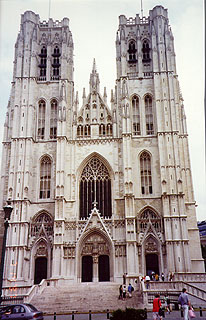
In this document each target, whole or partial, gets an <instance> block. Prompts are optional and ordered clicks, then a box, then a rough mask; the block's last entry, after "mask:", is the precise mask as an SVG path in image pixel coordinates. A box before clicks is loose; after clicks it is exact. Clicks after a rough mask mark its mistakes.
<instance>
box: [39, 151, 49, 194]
mask: <svg viewBox="0 0 206 320" xmlns="http://www.w3.org/2000/svg"><path fill="white" fill-rule="evenodd" d="M50 196H51V160H50V158H49V157H48V156H45V157H44V158H43V159H42V160H41V165H40V192H39V198H40V199H48V198H50Z"/></svg>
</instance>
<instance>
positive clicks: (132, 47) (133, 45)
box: [128, 40, 137, 63]
mask: <svg viewBox="0 0 206 320" xmlns="http://www.w3.org/2000/svg"><path fill="white" fill-rule="evenodd" d="M136 52H137V49H136V43H135V41H134V40H131V41H130V42H129V48H128V54H129V59H128V62H131V63H135V62H137V59H136Z"/></svg>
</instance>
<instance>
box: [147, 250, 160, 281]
mask: <svg viewBox="0 0 206 320" xmlns="http://www.w3.org/2000/svg"><path fill="white" fill-rule="evenodd" d="M152 272H155V273H157V274H159V261H158V255H157V254H155V253H149V254H147V255H146V274H147V275H149V276H151V274H152Z"/></svg>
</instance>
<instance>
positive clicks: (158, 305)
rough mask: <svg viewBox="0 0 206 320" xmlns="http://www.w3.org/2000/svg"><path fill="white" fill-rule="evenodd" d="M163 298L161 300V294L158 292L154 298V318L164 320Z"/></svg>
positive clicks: (154, 319)
mask: <svg viewBox="0 0 206 320" xmlns="http://www.w3.org/2000/svg"><path fill="white" fill-rule="evenodd" d="M161 306H162V304H161V300H160V295H159V294H156V295H155V298H154V300H153V309H152V312H153V320H158V319H159V320H162V315H160V308H161Z"/></svg>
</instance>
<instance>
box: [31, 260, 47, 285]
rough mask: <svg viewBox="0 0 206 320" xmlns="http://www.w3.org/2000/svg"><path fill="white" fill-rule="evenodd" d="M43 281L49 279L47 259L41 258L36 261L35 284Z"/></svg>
mask: <svg viewBox="0 0 206 320" xmlns="http://www.w3.org/2000/svg"><path fill="white" fill-rule="evenodd" d="M42 279H47V258H45V257H39V258H36V260H35V272H34V284H38V283H40V282H41V281H42Z"/></svg>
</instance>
